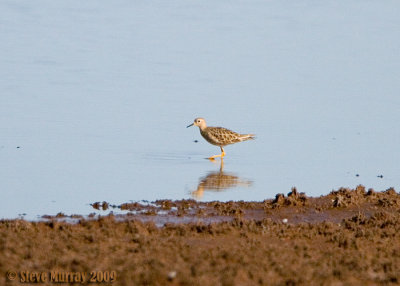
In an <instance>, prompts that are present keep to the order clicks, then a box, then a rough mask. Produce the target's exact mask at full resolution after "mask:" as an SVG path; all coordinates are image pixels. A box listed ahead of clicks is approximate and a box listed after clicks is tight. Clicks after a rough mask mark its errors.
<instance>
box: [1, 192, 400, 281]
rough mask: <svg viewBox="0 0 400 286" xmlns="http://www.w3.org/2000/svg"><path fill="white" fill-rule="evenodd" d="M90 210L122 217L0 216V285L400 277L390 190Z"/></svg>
mask: <svg viewBox="0 0 400 286" xmlns="http://www.w3.org/2000/svg"><path fill="white" fill-rule="evenodd" d="M92 206H93V207H94V208H95V209H104V210H105V211H109V210H112V209H113V208H114V209H119V210H125V211H126V212H127V213H126V214H123V215H121V214H110V215H106V216H100V217H96V216H92V217H89V218H84V217H81V216H79V215H78V216H73V217H68V216H64V215H62V214H59V215H57V216H53V217H51V216H45V217H44V218H43V221H40V222H29V221H25V220H20V219H17V220H2V221H0V254H1V255H0V272H1V273H4V275H1V277H0V284H1V285H20V284H21V279H22V277H25V276H23V275H24V274H26V273H25V272H24V271H31V272H35V271H36V272H45V273H50V272H51V271H53V272H54V271H55V272H57V271H58V272H62V273H64V272H66V271H67V272H74V273H75V272H76V273H78V272H79V273H80V274H81V273H89V274H90V272H93V271H103V272H104V273H103V272H102V273H101V274H102V275H103V274H104V275H106V274H107V275H109V273H111V272H112V271H114V272H112V273H114V274H115V275H116V276H115V277H114V278H115V279H114V280H113V281H112V282H110V281H108V282H103V285H315V284H319V285H344V284H352V285H359V284H363V285H391V284H392V285H397V284H399V283H400V231H399V230H400V195H399V194H398V193H396V191H395V190H394V189H388V190H386V191H383V192H375V191H374V190H371V189H370V190H366V189H365V188H364V187H363V186H358V187H357V188H355V189H344V188H342V189H339V190H337V191H333V192H331V193H330V194H328V195H326V196H322V197H318V198H311V197H307V196H306V195H305V194H303V193H298V192H297V191H296V189H292V191H291V192H290V193H289V194H287V195H283V194H278V195H277V196H276V198H275V199H272V200H265V201H262V202H244V201H240V202H226V203H222V202H207V203H205V202H196V201H194V200H182V201H170V200H160V201H156V202H153V203H152V204H149V205H142V204H139V203H126V204H122V205H119V206H112V205H111V204H110V203H105V202H102V203H100V202H97V203H93V204H92ZM66 219H73V220H74V222H73V223H69V222H66V221H64V220H66ZM10 271H11V272H14V273H15V274H16V277H15V280H10V279H9V277H8V276H7V273H10ZM58 272H57V273H58ZM49 277H50V276H49ZM80 277H81V276H80ZM82 277H83V276H82ZM102 277H103V276H102ZM104 277H106V276H104ZM107 277H109V276H107ZM69 282H71V281H69ZM86 282H87V281H85V283H86ZM97 282H99V281H97ZM54 283H55V282H54V281H45V282H42V283H41V284H42V285H54ZM72 284H74V283H72ZM24 285H27V283H24ZM28 285H29V283H28ZM32 285H33V284H32ZM35 285H37V284H35ZM76 285H78V284H76Z"/></svg>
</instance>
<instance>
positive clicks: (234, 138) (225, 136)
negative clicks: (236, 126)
mask: <svg viewBox="0 0 400 286" xmlns="http://www.w3.org/2000/svg"><path fill="white" fill-rule="evenodd" d="M200 134H201V135H202V136H203V137H204V139H206V140H207V142H208V143H210V144H213V145H217V146H226V145H229V144H233V143H237V142H241V141H245V140H249V139H254V138H253V137H252V136H249V134H243V135H242V134H239V133H236V132H233V131H231V130H229V129H226V128H223V127H206V128H204V129H203V130H201V129H200Z"/></svg>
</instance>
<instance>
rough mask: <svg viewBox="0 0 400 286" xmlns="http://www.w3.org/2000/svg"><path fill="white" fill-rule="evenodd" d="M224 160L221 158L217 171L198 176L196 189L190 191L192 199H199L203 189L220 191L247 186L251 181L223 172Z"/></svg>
mask: <svg viewBox="0 0 400 286" xmlns="http://www.w3.org/2000/svg"><path fill="white" fill-rule="evenodd" d="M223 169H224V160H223V159H221V164H220V168H219V171H213V172H209V173H208V174H207V176H205V177H202V178H200V183H199V184H198V186H197V189H196V190H195V191H193V192H192V197H193V198H194V199H197V200H199V199H201V198H202V197H203V195H204V191H213V192H220V191H225V190H227V189H231V188H235V187H237V186H244V187H249V186H251V184H252V183H253V182H252V181H248V180H243V179H241V178H239V177H238V176H235V175H234V174H230V173H224V170H223Z"/></svg>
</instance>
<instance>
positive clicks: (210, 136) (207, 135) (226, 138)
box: [186, 117, 255, 160]
mask: <svg viewBox="0 0 400 286" xmlns="http://www.w3.org/2000/svg"><path fill="white" fill-rule="evenodd" d="M193 125H195V126H198V127H199V129H200V134H201V136H203V137H204V139H206V140H207V141H208V143H211V144H213V145H217V146H219V147H220V148H221V154H220V155H214V156H211V157H210V158H208V159H210V160H213V159H214V158H216V157H221V158H223V157H224V156H225V151H224V148H223V147H224V146H226V145H229V144H233V143H237V142H242V141H246V140H250V139H254V136H255V135H254V134H239V133H236V132H233V131H231V130H229V129H226V128H223V127H207V124H206V121H205V120H204V118H201V117H198V118H196V119H195V120H194V122H193V123H192V124H190V125H188V126H187V127H186V128H188V127H190V126H193Z"/></svg>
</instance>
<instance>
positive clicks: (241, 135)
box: [240, 134, 256, 141]
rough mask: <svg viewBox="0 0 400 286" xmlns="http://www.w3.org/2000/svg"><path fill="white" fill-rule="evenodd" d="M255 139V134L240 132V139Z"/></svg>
mask: <svg viewBox="0 0 400 286" xmlns="http://www.w3.org/2000/svg"><path fill="white" fill-rule="evenodd" d="M254 139H256V135H255V134H240V141H246V140H254Z"/></svg>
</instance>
